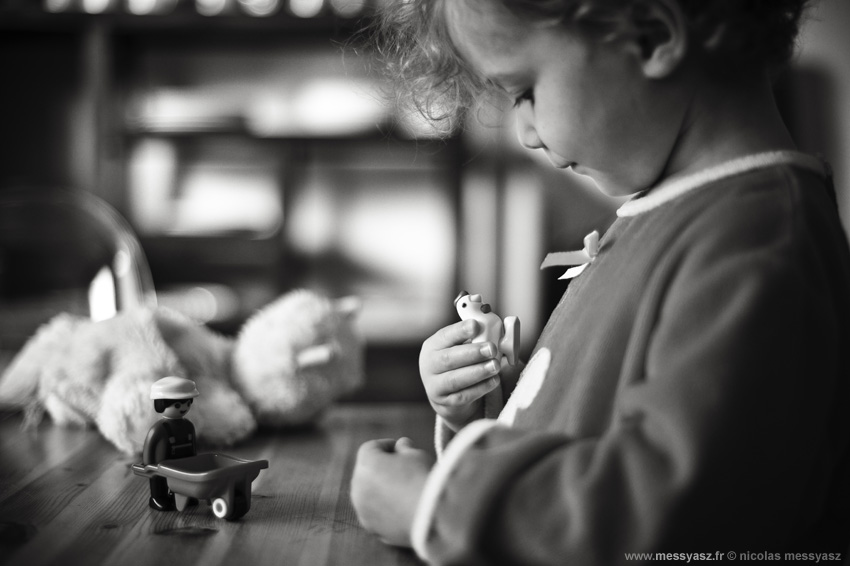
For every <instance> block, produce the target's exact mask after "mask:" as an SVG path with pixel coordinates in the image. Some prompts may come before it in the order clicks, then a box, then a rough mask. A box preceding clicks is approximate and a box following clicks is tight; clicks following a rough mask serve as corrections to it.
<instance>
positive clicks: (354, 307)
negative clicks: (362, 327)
mask: <svg viewBox="0 0 850 566" xmlns="http://www.w3.org/2000/svg"><path fill="white" fill-rule="evenodd" d="M362 306H363V302H362V301H361V300H360V299H359V298H358V297H355V296H354V295H351V296H348V297H342V298H341V299H337V300H336V311H337V312H338V313H339V314H341V315H342V316H343V317H345V318H351V317H353V316H354V315H355V314H357V313H358V312H360V309H361V307H362Z"/></svg>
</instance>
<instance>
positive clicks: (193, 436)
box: [183, 419, 198, 455]
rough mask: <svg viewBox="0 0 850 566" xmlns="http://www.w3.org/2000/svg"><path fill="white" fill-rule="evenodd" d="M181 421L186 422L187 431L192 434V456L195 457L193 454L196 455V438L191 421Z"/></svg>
mask: <svg viewBox="0 0 850 566" xmlns="http://www.w3.org/2000/svg"><path fill="white" fill-rule="evenodd" d="M183 420H185V421H186V424H187V425H188V429H189V430H190V431H191V433H192V455H195V454H197V453H198V436H197V435H196V434H195V425H193V424H192V421H190V420H187V419H183Z"/></svg>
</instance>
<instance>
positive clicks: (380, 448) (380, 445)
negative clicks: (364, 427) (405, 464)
mask: <svg viewBox="0 0 850 566" xmlns="http://www.w3.org/2000/svg"><path fill="white" fill-rule="evenodd" d="M395 443H396V441H395V439H393V438H378V439H376V440H368V441H366V442H364V443H363V444H361V445H360V451H361V452H365V453H369V452H395Z"/></svg>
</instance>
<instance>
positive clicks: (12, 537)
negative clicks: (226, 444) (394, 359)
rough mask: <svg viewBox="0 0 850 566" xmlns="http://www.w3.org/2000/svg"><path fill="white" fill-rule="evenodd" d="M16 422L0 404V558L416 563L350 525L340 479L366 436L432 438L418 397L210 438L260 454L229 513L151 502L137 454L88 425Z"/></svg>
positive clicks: (240, 453)
mask: <svg viewBox="0 0 850 566" xmlns="http://www.w3.org/2000/svg"><path fill="white" fill-rule="evenodd" d="M20 422H21V416H20V415H19V414H12V413H0V564H20V565H27V566H30V565H32V566H36V565H41V564H57V565H58V564H62V565H68V566H72V565H77V564H79V565H86V566H89V565H98V564H103V565H110V566H112V565H133V566H135V565H145V564H150V565H158V566H162V565H164V564H179V565H181V566H190V565H192V564H198V565H203V566H217V565H220V564H221V565H226V564H238V565H240V566H261V565H264V564H274V565H275V566H289V565H292V566H298V565H303V566H321V565H324V564H333V565H346V566H358V565H369V566H376V565H385V564H386V565H393V564H419V563H420V562H419V561H418V559H417V558H416V556H415V555H414V554H413V553H412V552H411V551H409V550H400V549H396V548H392V547H388V546H385V545H384V544H382V543H381V542H380V541H378V540H377V539H376V538H375V537H374V536H372V535H370V534H369V533H367V532H366V531H364V530H363V529H362V528H361V527H360V525H359V523H358V521H357V517H356V515H355V514H354V510H353V508H352V506H351V502H350V499H349V482H350V479H351V471H352V468H353V466H354V459H355V456H356V454H357V448H358V447H359V446H360V444H361V443H362V442H364V441H366V440H369V439H372V438H386V437H393V438H396V437H399V436H409V437H410V438H412V439H413V440H414V441H415V442H416V443H417V445H419V446H421V447H424V448H429V449H433V448H432V438H433V414H432V412H431V410H430V408H429V407H428V406H427V405H422V404H416V403H413V404H372V405H362V404H344V405H339V406H337V407H335V408H333V409H332V410H331V411H330V412H329V413H328V414H327V415H326V416H325V417H324V419H323V420H322V421H321V423H320V425H319V426H318V427H317V428H315V429H311V430H304V431H297V432H277V433H261V434H258V435H257V436H256V437H254V438H253V439H251V440H250V441H249V442H247V443H244V444H241V445H239V446H237V447H234V448H229V449H224V450H219V452H222V453H224V454H228V455H232V456H237V457H241V458H246V459H252V460H253V459H265V460H268V461H269V468H268V469H266V470H263V471H262V472H261V473H260V475H259V477H258V478H257V479H256V480H254V483H253V497H252V500H251V509H250V511H249V512H248V514H247V515H245V516H244V517H243V518H241V519H239V520H238V521H233V522H229V521H224V520H221V519H217V518H216V517H215V516H214V515H213V513H212V510H211V508H210V507H209V506H208V505H207V504H206V503H204V502H202V503H201V504H200V505H198V506H197V507H191V508H188V509H187V510H186V511H184V512H177V511H171V512H158V511H154V510H152V509H150V508H149V507H148V504H147V502H148V496H149V489H148V481H147V480H146V479H145V478H142V477H139V476H136V475H134V474H133V473H132V471H131V469H130V465H131V464H132V463H133V462H134V461H136V460H138V459H137V458H131V457H126V456H123V455H122V454H120V453H119V452H118V451H117V450H115V449H114V448H113V447H112V445H111V444H109V443H108V442H106V441H105V440H104V439H103V438H102V437H101V436H100V435H99V434H98V433H97V431H95V430H93V429H88V430H80V429H63V428H59V427H56V426H54V425H53V424H52V423H50V422H49V419H45V422H44V423H42V424H41V425H40V426H39V427H38V429H37V430H34V431H30V432H23V431H21V430H20ZM202 451H205V450H202Z"/></svg>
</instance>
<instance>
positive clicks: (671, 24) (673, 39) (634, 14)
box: [629, 0, 688, 79]
mask: <svg viewBox="0 0 850 566" xmlns="http://www.w3.org/2000/svg"><path fill="white" fill-rule="evenodd" d="M629 19H630V21H629V24H630V28H631V30H630V31H631V32H632V33H631V37H632V39H631V43H632V45H633V47H634V53H635V55H637V56H638V57H639V58H640V65H641V68H642V70H643V74H644V75H645V76H646V77H648V78H651V79H662V78H664V77H667V76H669V75H671V74H672V73H673V72H674V71H676V69H678V68H679V66H680V65H681V64H682V61H683V60H684V58H685V55H686V54H687V48H688V29H687V21H686V19H685V15H684V13H683V12H682V8H681V6H679V2H678V0H639V1H638V2H635V3H634V4H633V6H632V10H631V13H630V14H629Z"/></svg>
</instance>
